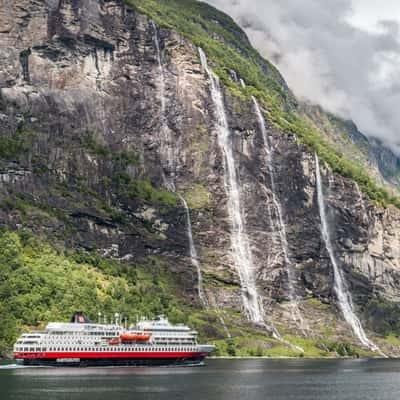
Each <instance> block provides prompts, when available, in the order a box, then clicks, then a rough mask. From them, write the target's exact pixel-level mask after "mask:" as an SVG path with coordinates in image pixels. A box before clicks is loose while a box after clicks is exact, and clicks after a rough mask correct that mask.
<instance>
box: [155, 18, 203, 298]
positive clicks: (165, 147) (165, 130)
mask: <svg viewBox="0 0 400 400" xmlns="http://www.w3.org/2000/svg"><path fill="white" fill-rule="evenodd" d="M152 25H153V29H154V43H155V47H156V50H157V61H158V67H159V71H160V83H159V85H160V102H161V111H160V119H161V143H162V148H161V153H162V154H161V158H162V157H163V155H165V154H166V156H167V165H166V169H167V173H168V175H169V177H167V176H165V174H164V183H165V185H166V187H167V189H168V190H170V191H171V192H174V193H175V192H176V188H175V182H174V178H173V174H174V169H175V165H174V150H173V147H172V145H171V143H172V138H171V133H170V129H169V127H168V125H167V121H166V103H167V102H166V96H165V91H166V90H165V73H164V67H163V64H162V59H161V49H160V38H159V36H158V30H157V26H156V24H155V23H154V22H152ZM164 167H165V166H164ZM171 175H172V176H171ZM178 196H179V198H180V199H181V201H182V204H183V207H184V209H185V214H186V226H187V236H188V241H189V250H190V258H191V261H192V265H193V266H194V267H195V268H196V272H197V293H198V296H199V299H200V301H201V302H202V304H203V305H204V306H207V299H206V297H205V296H204V292H203V277H202V274H201V269H200V263H199V260H198V257H197V252H196V248H195V246H194V241H193V233H192V222H191V219H190V212H189V207H188V205H187V202H186V200H185V199H184V198H183V197H182V196H181V195H180V194H178Z"/></svg>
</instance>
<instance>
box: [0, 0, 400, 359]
mask: <svg viewBox="0 0 400 400" xmlns="http://www.w3.org/2000/svg"><path fill="white" fill-rule="evenodd" d="M155 3H157V2H155ZM213 12H214V11H213ZM218 15H219V14H217V17H215V18H218ZM160 18H162V17H160ZM220 25H221V26H224V21H222V22H221V24H220ZM0 27H1V28H0V88H1V89H0V156H1V160H0V200H1V209H0V221H1V224H2V225H4V226H7V227H9V228H11V229H15V230H21V229H22V228H24V229H29V230H30V231H32V232H33V233H35V234H36V235H39V236H41V237H43V238H46V240H47V241H49V242H51V243H54V244H55V245H62V246H65V247H66V248H73V249H83V250H86V251H94V250H96V251H99V252H100V254H102V255H103V256H105V257H110V258H115V259H118V260H120V261H122V262H126V263H128V264H129V263H131V262H138V261H140V260H143V259H146V258H147V257H149V256H154V255H156V256H157V257H160V258H161V259H162V260H163V261H164V262H165V263H166V264H167V265H168V268H169V269H170V270H171V271H173V272H174V273H176V277H177V278H176V279H177V281H178V282H179V285H180V290H181V291H182V301H184V302H186V303H189V304H191V305H193V306H194V307H197V308H199V309H204V310H205V309H207V308H208V309H217V310H220V314H221V317H223V318H224V319H225V320H226V321H227V323H228V325H229V324H231V325H232V326H235V325H236V326H242V327H243V329H254V330H255V332H258V334H270V333H271V332H272V331H274V330H275V331H277V332H279V334H280V335H282V336H284V335H287V336H285V337H288V338H293V337H304V338H306V339H304V340H317V338H331V340H333V341H348V342H350V343H352V344H354V345H355V346H360V343H359V341H358V339H357V337H356V336H354V334H353V332H352V330H351V328H350V327H349V326H348V324H347V323H346V322H345V320H344V319H343V318H342V317H341V312H342V311H341V310H340V308H339V307H338V303H337V301H336V297H337V296H336V294H335V290H334V284H333V282H334V276H333V269H332V263H331V259H330V257H329V254H328V252H327V249H326V246H325V244H324V241H323V238H322V235H321V230H320V224H321V216H320V212H319V208H318V198H317V192H316V165H315V157H314V153H313V151H312V150H311V149H310V147H309V146H307V145H306V144H303V142H302V141H299V140H298V136H297V134H296V133H295V132H292V131H290V130H285V129H283V128H282V127H281V126H279V125H277V124H276V122H275V121H273V120H272V119H270V118H269V115H270V110H269V107H268V104H266V103H265V102H263V101H262V99H259V104H260V107H261V112H262V115H263V117H264V118H265V127H264V128H265V134H266V135H267V140H268V143H265V135H263V127H262V124H260V120H259V118H258V116H257V109H256V106H255V104H254V101H253V99H252V98H251V96H250V95H249V92H248V91H249V88H248V87H246V88H244V87H242V86H240V84H239V79H241V78H243V79H245V77H242V76H240V73H239V71H234V70H230V69H229V70H224V71H222V73H223V74H222V79H221V93H222V96H223V103H224V106H225V112H226V119H227V123H228V128H229V133H230V136H229V145H230V146H231V147H232V154H233V158H234V160H233V161H234V166H235V170H236V175H237V183H238V187H239V197H240V203H241V220H242V221H243V225H244V228H243V231H242V234H243V235H244V236H245V237H246V240H247V241H248V246H249V250H250V253H249V254H250V255H251V261H252V262H251V271H250V272H251V274H252V276H253V278H254V281H255V284H256V287H257V296H258V299H257V301H259V303H260V308H261V310H262V312H263V319H264V321H265V324H266V325H265V326H264V325H263V324H262V323H260V322H259V321H258V323H257V324H254V323H252V322H251V321H248V316H247V315H246V309H245V308H244V302H243V296H245V297H246V296H248V291H247V289H248V288H246V287H244V286H245V285H244V283H243V279H241V275H240V265H237V261H235V249H234V248H232V240H231V235H232V230H234V229H236V228H237V227H235V225H234V224H232V215H231V213H230V209H229V207H230V206H229V202H230V198H229V191H230V190H231V189H232V188H231V187H230V185H229V182H228V184H227V182H226V169H227V165H226V159H225V158H226V155H225V154H224V152H223V151H222V149H221V146H220V141H219V140H220V137H219V127H218V125H219V121H218V118H219V116H218V113H217V110H216V107H215V102H214V101H213V97H212V93H211V90H212V80H211V79H210V76H209V75H208V74H207V71H206V70H205V68H204V65H203V66H202V65H201V63H200V58H199V51H198V48H197V46H196V45H197V44H198V43H196V44H194V43H193V42H192V41H191V40H189V39H188V38H187V37H186V35H181V34H180V33H179V32H177V30H176V29H173V27H171V28H170V29H167V27H165V26H163V27H160V25H159V24H158V23H154V22H153V20H152V19H151V18H150V17H149V16H146V15H144V14H143V13H141V12H139V11H138V10H137V9H135V8H130V7H127V6H126V5H125V4H124V3H123V2H122V1H117V0H115V1H107V0H62V1H57V0H48V1H45V0H18V1H11V0H10V1H8V0H3V4H2V7H1V9H0ZM235 32H236V33H235ZM208 33H210V32H208ZM232 35H233V36H234V37H235V35H238V36H239V37H240V40H246V39H245V36H243V35H244V34H243V33H242V32H241V31H240V29H239V28H237V31H234V32H233V33H232ZM214 40H216V41H223V36H221V35H220V34H219V33H218V32H216V33H215V35H214ZM238 40H239V39H238ZM231 44H232V43H226V42H225V43H224V45H225V46H227V47H229V46H231ZM232 51H237V52H239V53H241V54H242V56H247V54H245V52H244V50H243V49H242V48H241V47H240V46H238V48H237V49H234V50H232ZM259 62H260V63H261V62H264V61H259ZM209 65H210V68H211V69H215V70H216V72H217V73H218V72H219V70H220V68H221V67H220V66H219V65H216V64H214V62H213V59H212V57H210V59H209ZM259 65H261V64H259ZM268 65H269V64H268V63H266V62H265V64H262V66H261V67H262V70H263V73H264V74H265V76H266V77H267V78H268V79H274V80H275V81H274V82H275V86H277V87H278V88H279V90H281V91H283V92H284V93H286V95H285V96H286V97H285V100H284V107H286V108H287V109H294V108H296V107H297V104H296V100H295V99H294V97H293V95H292V94H291V93H290V91H289V90H288V89H287V87H286V85H285V83H284V81H283V80H282V79H281V78H280V76H279V74H278V73H277V72H275V71H274V70H272V69H269V66H268ZM271 68H272V67H271ZM226 76H229V78H228V81H227V78H226ZM271 76H272V78H271ZM243 83H248V85H249V86H250V87H251V82H243ZM243 86H244V85H243ZM320 133H321V135H322V136H323V135H324V132H323V130H321V132H320ZM321 168H322V183H323V188H324V196H325V201H326V208H327V216H328V221H329V227H330V233H331V236H332V242H333V246H334V252H335V256H336V258H337V260H338V263H339V266H340V269H341V271H342V274H343V276H344V280H345V282H346V286H347V288H348V290H349V292H350V293H351V296H352V301H353V306H354V310H355V312H356V313H357V315H358V316H359V318H360V320H361V322H362V325H363V326H364V328H365V330H366V332H367V334H368V335H369V337H370V338H371V340H374V341H375V342H376V344H377V345H379V346H380V348H381V349H382V351H384V352H385V353H389V354H391V355H399V354H400V351H399V350H398V348H396V346H394V345H393V340H394V339H393V340H392V341H389V340H386V339H385V337H387V336H388V335H397V333H400V329H399V325H398V321H397V316H398V315H399V314H400V313H399V309H398V304H399V303H400V228H399V227H400V224H399V223H400V210H399V209H397V208H395V207H394V206H389V207H386V208H384V207H380V206H378V205H376V203H374V202H373V201H371V200H370V198H369V197H368V196H367V195H366V194H364V192H363V191H361V190H360V188H359V186H358V184H357V183H355V182H354V181H353V180H351V179H348V178H346V177H343V176H341V175H340V174H337V173H336V172H333V171H332V168H331V167H329V166H328V164H325V163H324V162H322V165H321ZM178 195H180V196H182V197H183V198H184V199H185V200H186V202H187V204H188V207H189V210H190V213H189V216H190V218H191V221H190V222H191V227H192V233H193V244H194V246H195V248H196V252H197V257H198V263H199V268H200V272H201V278H202V290H203V292H204V298H205V301H203V302H202V301H201V299H199V297H198V285H199V275H198V274H197V271H196V263H194V262H193V259H192V258H191V252H190V249H189V245H190V243H189V239H188V235H187V227H188V219H187V213H186V211H185V207H184V203H183V202H182V200H181V199H180V198H179V196H178ZM192 255H193V254H192ZM294 309H296V312H293V310H294ZM205 312H206V311H205ZM263 332H264V333H263ZM282 340H283V339H282ZM361 347H362V346H361Z"/></svg>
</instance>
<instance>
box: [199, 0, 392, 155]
mask: <svg viewBox="0 0 400 400" xmlns="http://www.w3.org/2000/svg"><path fill="white" fill-rule="evenodd" d="M207 2H208V3H210V4H213V5H214V6H216V7H218V8H220V9H222V10H224V11H226V12H227V13H228V14H230V15H231V16H232V17H233V18H235V20H236V21H237V22H239V24H240V25H241V26H242V27H243V28H244V29H245V30H246V32H247V33H248V35H249V37H250V39H251V41H252V42H253V44H254V45H255V46H256V47H257V48H258V49H259V50H260V52H261V53H262V54H263V55H264V56H266V57H267V58H268V59H270V60H271V61H272V62H273V63H274V64H275V65H277V67H278V68H279V70H280V71H281V73H282V74H283V75H284V77H285V79H286V80H287V82H288V84H289V86H290V87H291V88H292V90H293V91H294V92H295V94H296V95H297V96H298V97H300V98H304V99H307V100H310V101H312V102H314V103H318V104H320V105H322V106H323V107H324V108H326V109H327V110H329V111H332V112H334V113H336V114H339V115H341V116H342V117H345V118H349V119H353V120H354V121H355V122H356V124H357V125H358V127H359V128H360V130H361V131H362V132H364V133H365V134H367V135H371V136H375V137H377V138H379V139H381V140H382V141H384V142H385V143H386V144H387V145H388V146H389V147H391V148H392V150H394V151H396V152H397V153H398V154H400V0H380V1H378V0H207Z"/></svg>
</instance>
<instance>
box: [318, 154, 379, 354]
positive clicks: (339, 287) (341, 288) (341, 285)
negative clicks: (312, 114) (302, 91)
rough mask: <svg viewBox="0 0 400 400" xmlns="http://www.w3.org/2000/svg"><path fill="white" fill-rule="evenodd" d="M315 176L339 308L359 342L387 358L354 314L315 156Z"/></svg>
mask: <svg viewBox="0 0 400 400" xmlns="http://www.w3.org/2000/svg"><path fill="white" fill-rule="evenodd" d="M315 171H316V172H315V175H316V184H317V196H318V207H319V214H320V218H321V225H320V226H321V235H322V238H323V240H324V243H325V247H326V250H327V251H328V254H329V258H330V260H331V263H332V266H333V275H334V285H333V288H334V291H335V294H336V297H337V300H338V302H339V308H340V310H341V311H342V313H343V316H344V319H345V320H346V322H347V323H348V324H349V325H350V327H351V329H352V330H353V332H354V334H355V335H356V336H357V338H358V339H359V341H360V342H361V343H362V344H363V345H364V346H365V347H367V348H369V349H370V350H372V351H377V352H379V353H380V354H381V355H382V356H385V355H384V354H383V353H382V352H381V351H380V350H379V348H378V347H377V346H376V345H375V344H374V343H373V342H371V341H370V340H369V339H368V337H367V335H366V333H365V331H364V329H363V327H362V325H361V322H360V320H359V319H358V317H357V315H356V314H355V312H354V306H353V300H352V298H351V294H350V292H349V290H348V288H347V285H346V282H345V280H344V277H343V274H342V271H341V270H340V269H339V265H338V262H337V260H336V256H335V252H334V249H333V245H332V239H331V234H330V230H329V223H328V219H327V215H326V206H325V198H324V192H323V188H322V179H321V169H320V164H319V158H318V156H317V155H315Z"/></svg>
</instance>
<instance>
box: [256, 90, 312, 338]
mask: <svg viewBox="0 0 400 400" xmlns="http://www.w3.org/2000/svg"><path fill="white" fill-rule="evenodd" d="M252 99H253V103H254V108H255V110H256V115H257V119H258V123H259V125H260V130H261V133H262V137H263V141H264V148H265V157H266V163H267V166H268V170H269V175H270V179H271V192H272V193H271V194H272V202H273V205H274V208H275V210H276V214H277V216H278V232H279V238H280V242H281V246H282V252H283V258H284V262H285V266H286V271H287V275H288V287H289V298H290V302H291V312H292V318H293V320H294V321H295V322H297V323H298V324H299V326H300V329H301V330H302V332H303V334H306V329H305V323H304V320H303V318H302V315H301V313H300V310H299V306H298V302H297V297H296V293H295V289H294V286H293V282H294V279H295V277H294V276H293V269H292V262H291V261H290V258H289V245H288V241H287V234H286V225H285V222H284V220H283V213H282V206H281V203H280V201H279V198H278V195H277V191H276V181H275V171H274V166H273V159H272V157H273V153H272V148H271V146H270V143H269V140H268V136H267V129H266V126H265V119H264V116H263V115H262V112H261V109H260V106H259V104H258V101H257V100H256V98H255V97H252Z"/></svg>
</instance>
